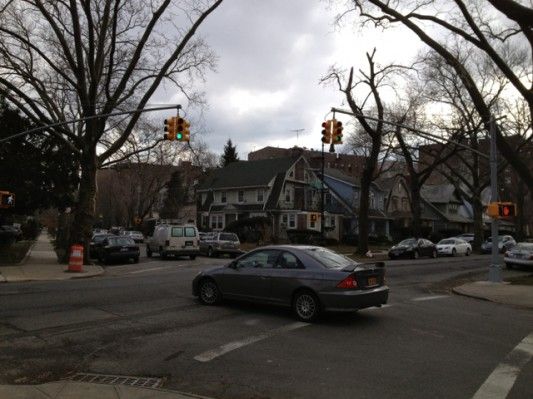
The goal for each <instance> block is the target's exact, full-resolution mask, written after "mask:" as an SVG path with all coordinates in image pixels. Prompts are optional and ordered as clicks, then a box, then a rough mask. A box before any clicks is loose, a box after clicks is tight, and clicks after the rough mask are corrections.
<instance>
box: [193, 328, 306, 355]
mask: <svg viewBox="0 0 533 399" xmlns="http://www.w3.org/2000/svg"><path fill="white" fill-rule="evenodd" d="M309 325H310V324H309V323H303V322H296V323H291V324H287V325H285V326H283V327H279V328H276V329H274V330H270V331H267V332H264V333H262V334H258V335H253V336H251V337H248V338H244V339H242V340H240V341H234V342H230V343H228V344H224V345H222V346H219V347H218V348H215V349H212V350H210V351H207V352H204V353H201V354H199V355H198V356H195V357H194V359H195V360H197V361H199V362H209V361H211V360H213V359H215V358H217V357H220V356H222V355H225V354H226V353H228V352H231V351H234V350H236V349H239V348H242V347H243V346H247V345H250V344H253V343H255V342H258V341H262V340H264V339H267V338H270V337H273V336H274V335H277V334H281V333H284V332H287V331H292V330H296V329H298V328H302V327H306V326H309Z"/></svg>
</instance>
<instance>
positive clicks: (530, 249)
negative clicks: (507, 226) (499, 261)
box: [503, 242, 533, 269]
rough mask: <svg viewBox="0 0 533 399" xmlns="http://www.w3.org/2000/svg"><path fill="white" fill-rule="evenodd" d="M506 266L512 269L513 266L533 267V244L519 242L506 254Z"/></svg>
mask: <svg viewBox="0 0 533 399" xmlns="http://www.w3.org/2000/svg"><path fill="white" fill-rule="evenodd" d="M503 259H504V261H505V266H506V267H507V268H508V269H511V268H512V267H513V266H519V265H522V266H533V243H530V242H519V243H518V244H516V245H515V246H514V247H513V248H512V249H510V250H508V251H507V252H505V257H504V258H503Z"/></svg>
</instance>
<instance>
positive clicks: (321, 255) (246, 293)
mask: <svg viewBox="0 0 533 399" xmlns="http://www.w3.org/2000/svg"><path fill="white" fill-rule="evenodd" d="M384 266H385V264H384V263H383V262H377V263H370V264H362V263H357V262H356V261H354V260H352V259H350V258H348V257H345V256H343V255H340V254H337V253H335V252H333V251H330V250H329V249H326V248H322V247H316V246H295V245H278V246H268V247H262V248H258V249H255V250H254V251H251V252H249V253H247V254H246V255H243V256H241V257H240V258H238V259H236V260H234V261H232V262H231V263H229V264H228V265H226V266H222V267H217V268H214V269H211V270H206V271H202V272H200V274H198V276H196V277H195V279H194V280H193V283H192V291H193V295H195V296H198V297H199V299H200V301H201V302H202V303H203V304H206V305H213V304H216V303H218V302H220V301H221V300H222V299H226V298H227V299H230V298H231V299H240V300H246V301H253V302H263V303H269V304H275V305H281V306H286V307H292V309H293V311H294V314H295V315H296V317H297V318H298V319H300V320H303V321H313V320H315V319H316V318H317V317H318V315H319V314H320V313H321V312H322V311H357V310H358V309H363V308H368V307H372V306H378V307H379V306H381V305H383V304H386V303H387V300H388V295H389V288H388V287H387V286H386V285H385V268H384Z"/></svg>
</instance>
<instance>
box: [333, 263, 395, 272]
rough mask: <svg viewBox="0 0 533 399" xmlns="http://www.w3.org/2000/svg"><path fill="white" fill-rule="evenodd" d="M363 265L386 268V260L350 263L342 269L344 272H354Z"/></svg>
mask: <svg viewBox="0 0 533 399" xmlns="http://www.w3.org/2000/svg"><path fill="white" fill-rule="evenodd" d="M360 266H363V267H365V268H367V267H369V266H374V267H378V268H384V267H385V262H372V263H352V264H351V265H348V266H346V267H344V268H343V269H342V271H343V272H353V271H354V270H355V269H357V268H358V267H360Z"/></svg>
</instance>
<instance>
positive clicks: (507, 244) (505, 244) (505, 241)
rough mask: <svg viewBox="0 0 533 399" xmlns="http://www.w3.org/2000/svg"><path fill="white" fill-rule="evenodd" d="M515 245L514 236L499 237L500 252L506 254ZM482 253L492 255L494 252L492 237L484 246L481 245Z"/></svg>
mask: <svg viewBox="0 0 533 399" xmlns="http://www.w3.org/2000/svg"><path fill="white" fill-rule="evenodd" d="M515 245H516V241H515V239H514V238H513V237H512V236H509V235H503V236H498V252H501V253H504V252H505V251H508V250H509V249H511V248H512V247H514V246H515ZM481 252H483V253H484V254H490V253H491V252H492V237H489V238H488V239H487V240H486V241H485V242H484V243H483V244H481Z"/></svg>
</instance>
